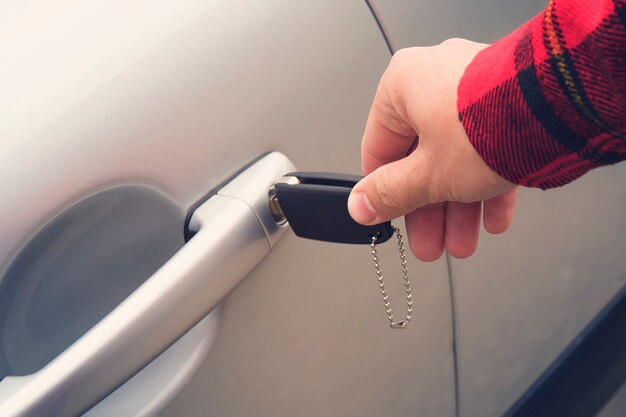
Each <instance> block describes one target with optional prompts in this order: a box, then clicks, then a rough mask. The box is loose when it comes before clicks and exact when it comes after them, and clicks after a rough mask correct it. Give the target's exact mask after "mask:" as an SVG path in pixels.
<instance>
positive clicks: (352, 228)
mask: <svg viewBox="0 0 626 417" xmlns="http://www.w3.org/2000/svg"><path fill="white" fill-rule="evenodd" d="M361 178H362V177H360V176H357V175H347V174H332V173H322V172H294V173H290V174H287V175H286V176H284V177H283V178H281V179H279V180H278V181H277V182H276V183H275V184H274V187H273V188H272V190H270V194H271V195H270V208H271V210H272V214H273V215H274V217H275V219H278V221H279V222H280V219H284V220H286V221H288V222H289V224H290V225H291V228H292V229H293V231H294V233H295V234H296V235H298V236H300V237H303V238H307V239H315V240H322V241H325V242H335V243H357V244H369V243H370V242H371V240H372V237H373V236H378V238H377V243H383V242H386V241H387V240H389V239H390V238H391V237H392V236H393V232H394V230H393V227H392V226H391V222H385V223H381V224H378V225H375V226H363V225H361V224H359V223H357V222H355V221H354V220H352V217H350V213H348V196H349V195H350V191H351V190H352V187H354V186H355V185H356V183H357V182H359V180H360V179H361ZM284 220H283V221H284Z"/></svg>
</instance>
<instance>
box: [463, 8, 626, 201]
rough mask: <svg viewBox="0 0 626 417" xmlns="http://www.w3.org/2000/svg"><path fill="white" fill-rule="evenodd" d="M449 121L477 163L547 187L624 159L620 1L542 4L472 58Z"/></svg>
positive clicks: (625, 48)
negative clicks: (457, 123) (455, 116)
mask: <svg viewBox="0 0 626 417" xmlns="http://www.w3.org/2000/svg"><path fill="white" fill-rule="evenodd" d="M458 93H459V97H458V98H459V100H458V108H459V116H460V120H461V122H462V123H463V126H464V127H465V131H466V132H467V135H468V136H469V138H470V141H471V142H472V144H473V145H474V147H475V149H476V150H477V151H478V153H479V154H480V155H481V156H482V158H483V159H484V160H485V162H486V163H487V164H488V165H489V166H490V167H491V168H492V169H493V170H494V171H496V172H497V173H498V174H500V175H501V176H503V177H504V178H506V179H508V180H509V181H512V182H515V183H517V184H521V185H525V186H530V187H540V188H544V189H545V188H552V187H558V186H560V185H563V184H567V183H568V182H571V181H573V180H574V179H576V178H578V177H580V176H581V175H583V174H584V173H586V172H587V171H589V170H590V169H593V168H596V167H599V166H603V165H608V164H614V163H616V162H619V161H622V160H624V159H626V0H552V1H550V2H549V4H548V6H547V7H546V9H545V10H544V11H543V13H541V14H540V15H539V16H537V17H535V18H534V19H532V20H530V21H529V22H527V23H526V24H524V25H523V26H522V27H520V28H519V29H517V30H516V31H515V32H513V33H512V34H510V35H509V36H507V37H505V38H503V39H501V40H500V41H498V42H496V43H494V44H493V45H491V46H490V47H488V48H486V49H485V50H483V51H482V52H480V53H479V54H478V55H477V56H476V58H475V59H474V61H473V62H472V63H471V64H470V65H469V67H468V68H467V69H466V72H465V75H464V76H463V78H462V80H461V83H460V85H459V91H458Z"/></svg>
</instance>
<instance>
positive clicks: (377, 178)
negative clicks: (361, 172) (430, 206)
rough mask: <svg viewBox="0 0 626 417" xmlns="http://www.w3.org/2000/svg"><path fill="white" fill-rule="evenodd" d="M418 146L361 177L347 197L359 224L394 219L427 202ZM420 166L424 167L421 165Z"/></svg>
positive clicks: (423, 172)
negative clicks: (405, 155)
mask: <svg viewBox="0 0 626 417" xmlns="http://www.w3.org/2000/svg"><path fill="white" fill-rule="evenodd" d="M422 162H425V161H421V160H420V153H419V150H418V151H416V152H414V153H412V154H411V155H409V156H408V157H406V158H404V159H401V160H399V161H395V162H391V163H388V164H386V165H383V166H381V167H379V168H378V169H376V170H375V171H374V172H372V173H371V174H369V175H368V176H366V177H365V178H363V179H362V180H361V181H360V182H359V183H358V184H357V185H356V186H355V187H354V188H353V190H352V192H351V194H350V197H349V198H348V211H349V212H350V215H351V216H352V218H353V219H354V220H355V221H357V222H358V223H361V224H378V223H382V222H384V221H387V220H391V219H395V218H396V217H400V216H402V215H404V214H405V213H409V212H411V211H413V210H415V209H416V208H417V207H420V206H423V205H424V204H426V203H429V202H430V201H428V199H427V195H426V187H425V186H423V185H424V180H423V178H424V176H425V172H426V169H425V166H424V167H420V165H422ZM420 168H423V169H420Z"/></svg>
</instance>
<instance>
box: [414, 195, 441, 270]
mask: <svg viewBox="0 0 626 417" xmlns="http://www.w3.org/2000/svg"><path fill="white" fill-rule="evenodd" d="M445 220H446V212H445V208H444V204H443V203H436V204H429V205H426V206H424V207H420V208H418V209H417V210H415V211H413V212H411V213H409V214H407V215H406V216H405V224H406V230H407V235H408V240H409V247H410V248H411V252H413V255H415V257H416V258H417V259H420V260H422V261H426V262H431V261H435V260H437V259H439V257H441V255H442V254H443V247H444V236H445Z"/></svg>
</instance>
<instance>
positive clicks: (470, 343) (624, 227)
mask: <svg viewBox="0 0 626 417" xmlns="http://www.w3.org/2000/svg"><path fill="white" fill-rule="evenodd" d="M545 4H546V1H544V0H533V1H523V2H521V1H513V0H507V1H501V0H486V1H464V0H449V1H446V2H440V1H430V0H422V1H412V0H399V1H387V0H373V1H372V5H373V7H374V10H375V11H376V12H377V14H378V16H379V19H380V21H381V24H382V27H383V28H384V29H385V32H386V34H387V37H388V39H389V41H390V43H391V44H392V47H393V48H394V49H398V48H403V47H408V46H413V45H428V44H436V43H438V42H440V41H442V40H444V39H447V38H450V37H463V38H468V39H472V40H476V41H480V42H487V43H490V42H494V41H495V40H497V39H499V38H500V37H502V36H505V35H506V34H507V33H509V32H511V31H512V30H514V29H515V28H516V27H517V26H519V25H520V24H522V23H523V22H525V21H526V20H528V19H530V18H531V17H533V16H534V15H536V14H537V13H539V12H540V11H541V10H542V8H543V7H544V6H545ZM625 174H626V167H625V166H624V164H621V165H617V166H611V167H605V168H602V169H598V170H595V171H593V172H591V173H589V174H588V175H586V176H585V177H583V178H582V179H580V180H578V181H575V182H574V183H572V184H570V185H568V186H567V187H564V188H562V189H557V190H551V191H549V192H542V191H539V190H530V189H522V190H521V193H520V197H519V204H518V208H517V214H516V216H515V219H514V222H513V225H512V227H511V229H510V231H508V232H507V233H506V234H504V235H501V236H490V235H489V234H487V233H482V234H481V236H480V245H479V249H478V251H477V253H476V254H475V255H474V256H473V257H471V258H470V259H467V260H456V259H451V260H450V261H451V262H450V271H451V282H452V291H453V294H454V297H453V298H454V302H453V304H454V314H455V336H456V348H457V350H456V351H457V357H456V358H457V369H458V387H459V391H458V395H459V397H458V398H459V404H458V405H459V415H460V416H466V417H470V416H472V417H478V416H480V417H495V416H502V415H505V412H507V410H509V409H510V408H511V407H512V405H513V404H514V403H515V402H516V401H517V400H518V399H519V398H520V397H522V395H523V394H524V393H525V391H526V389H527V388H529V387H530V386H531V385H532V384H533V383H534V382H535V381H536V380H539V379H540V377H541V375H542V373H543V372H544V370H546V369H547V368H548V367H549V366H550V365H552V364H553V363H557V362H558V360H560V359H561V355H562V352H563V351H564V350H565V349H566V347H567V346H568V345H569V344H570V343H573V342H576V341H577V336H578V335H579V334H580V333H581V332H582V330H583V329H584V328H585V326H587V325H588V324H589V323H590V322H591V321H592V319H594V317H595V316H596V315H598V314H599V313H600V312H601V310H602V309H603V307H604V306H605V305H606V304H607V303H609V301H610V300H611V299H612V298H613V296H614V295H615V294H616V293H618V292H619V290H620V289H621V288H622V287H623V286H624V285H625V284H626V260H625V259H624V256H623V254H624V248H625V244H624V235H625V232H626V217H625V216H624V213H623V209H622V208H623V207H624V204H625V203H626V189H625V188H624V186H623V178H624V175H625ZM609 343H610V342H609ZM612 366H614V367H617V366H618V365H617V364H614V365H612ZM606 372H610V369H607V371H606ZM572 378H573V376H572ZM539 382H540V381H539ZM589 388H590V387H585V386H584V385H583V386H582V387H581V392H588V391H589V390H590V389H589ZM568 401H570V402H573V403H575V401H576V398H570V399H569V400H568ZM624 404H626V388H622V389H621V391H619V392H618V394H616V395H615V396H614V397H613V399H612V400H611V401H610V402H609V403H608V404H607V405H606V406H605V408H604V409H603V410H602V412H601V414H600V415H602V416H603V417H609V416H615V417H617V416H622V415H624V407H625V406H624ZM581 415H583V414H581ZM584 415H586V414H584Z"/></svg>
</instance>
